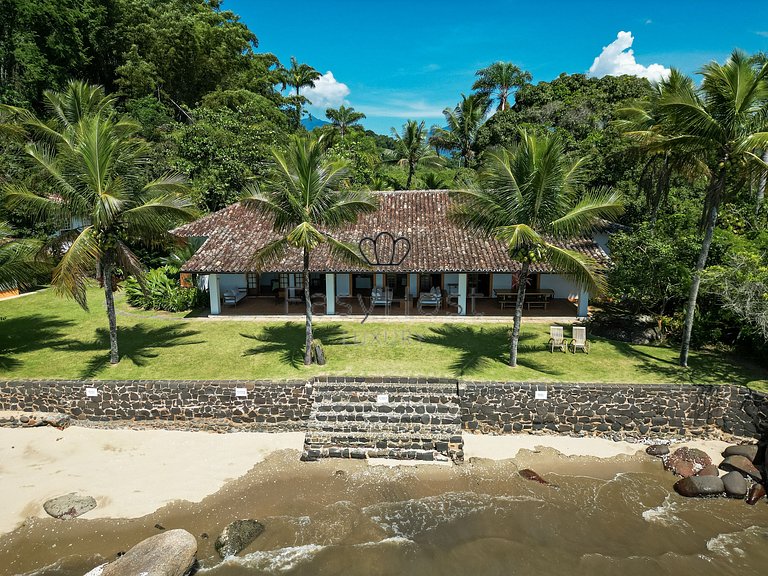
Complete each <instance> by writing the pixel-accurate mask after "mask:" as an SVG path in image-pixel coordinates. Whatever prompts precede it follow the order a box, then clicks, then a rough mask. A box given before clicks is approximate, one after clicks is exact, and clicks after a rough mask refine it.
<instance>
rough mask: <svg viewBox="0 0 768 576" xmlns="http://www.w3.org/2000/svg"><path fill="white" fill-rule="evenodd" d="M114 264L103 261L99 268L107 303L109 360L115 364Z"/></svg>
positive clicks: (116, 353)
mask: <svg viewBox="0 0 768 576" xmlns="http://www.w3.org/2000/svg"><path fill="white" fill-rule="evenodd" d="M113 271H114V266H112V264H108V263H105V264H104V265H103V266H102V268H101V273H102V275H103V279H104V299H105V300H106V303H107V318H109V362H110V363H111V364H117V363H118V362H119V361H120V356H119V354H118V351H117V315H116V314H115V293H114V292H113V291H112V272H113Z"/></svg>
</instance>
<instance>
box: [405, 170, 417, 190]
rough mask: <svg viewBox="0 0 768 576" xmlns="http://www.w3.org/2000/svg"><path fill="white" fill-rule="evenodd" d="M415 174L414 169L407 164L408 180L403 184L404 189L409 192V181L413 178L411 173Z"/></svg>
mask: <svg viewBox="0 0 768 576" xmlns="http://www.w3.org/2000/svg"><path fill="white" fill-rule="evenodd" d="M414 172H415V170H414V168H413V167H412V166H411V165H410V164H408V180H407V181H406V183H405V189H406V190H410V189H411V179H412V178H413V173H414Z"/></svg>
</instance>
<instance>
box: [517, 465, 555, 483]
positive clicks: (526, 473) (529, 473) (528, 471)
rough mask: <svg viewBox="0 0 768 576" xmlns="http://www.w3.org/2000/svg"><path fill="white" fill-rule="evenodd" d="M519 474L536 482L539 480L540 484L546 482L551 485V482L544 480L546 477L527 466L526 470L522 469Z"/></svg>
mask: <svg viewBox="0 0 768 576" xmlns="http://www.w3.org/2000/svg"><path fill="white" fill-rule="evenodd" d="M519 474H520V476H522V477H523V478H525V479H526V480H533V481H534V482H538V483H539V484H545V485H547V486H549V482H547V481H546V480H544V478H542V477H541V476H539V475H538V474H537V473H536V472H534V471H533V470H531V469H530V468H525V469H524V470H520V472H519Z"/></svg>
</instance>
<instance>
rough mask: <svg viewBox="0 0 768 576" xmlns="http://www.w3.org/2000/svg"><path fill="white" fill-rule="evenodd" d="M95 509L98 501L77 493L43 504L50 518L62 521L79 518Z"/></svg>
mask: <svg viewBox="0 0 768 576" xmlns="http://www.w3.org/2000/svg"><path fill="white" fill-rule="evenodd" d="M94 508H96V500H95V499H94V498H93V497H92V496H86V495H84V494H77V493H76V492H72V493H71V494H64V496H58V497H56V498H52V499H50V500H48V501H47V502H45V504H43V509H44V510H45V511H46V513H47V514H48V515H49V516H53V517H54V518H59V519H61V520H67V519H68V518H77V517H78V516H82V515H83V514H85V513H86V512H88V511H89V510H93V509H94Z"/></svg>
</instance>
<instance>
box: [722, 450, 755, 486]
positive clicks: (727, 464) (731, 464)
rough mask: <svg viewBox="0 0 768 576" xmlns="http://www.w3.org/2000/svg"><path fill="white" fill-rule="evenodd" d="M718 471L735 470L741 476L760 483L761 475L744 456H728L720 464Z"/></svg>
mask: <svg viewBox="0 0 768 576" xmlns="http://www.w3.org/2000/svg"><path fill="white" fill-rule="evenodd" d="M720 470H725V471H726V472H730V471H731V470H736V471H737V472H741V473H742V474H744V475H746V476H749V477H750V478H752V479H753V480H754V481H755V482H762V481H763V475H762V474H761V473H760V470H758V469H757V468H755V465H754V464H752V462H751V461H750V460H749V458H747V457H745V456H728V457H727V458H726V459H725V460H723V461H722V462H720Z"/></svg>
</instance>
